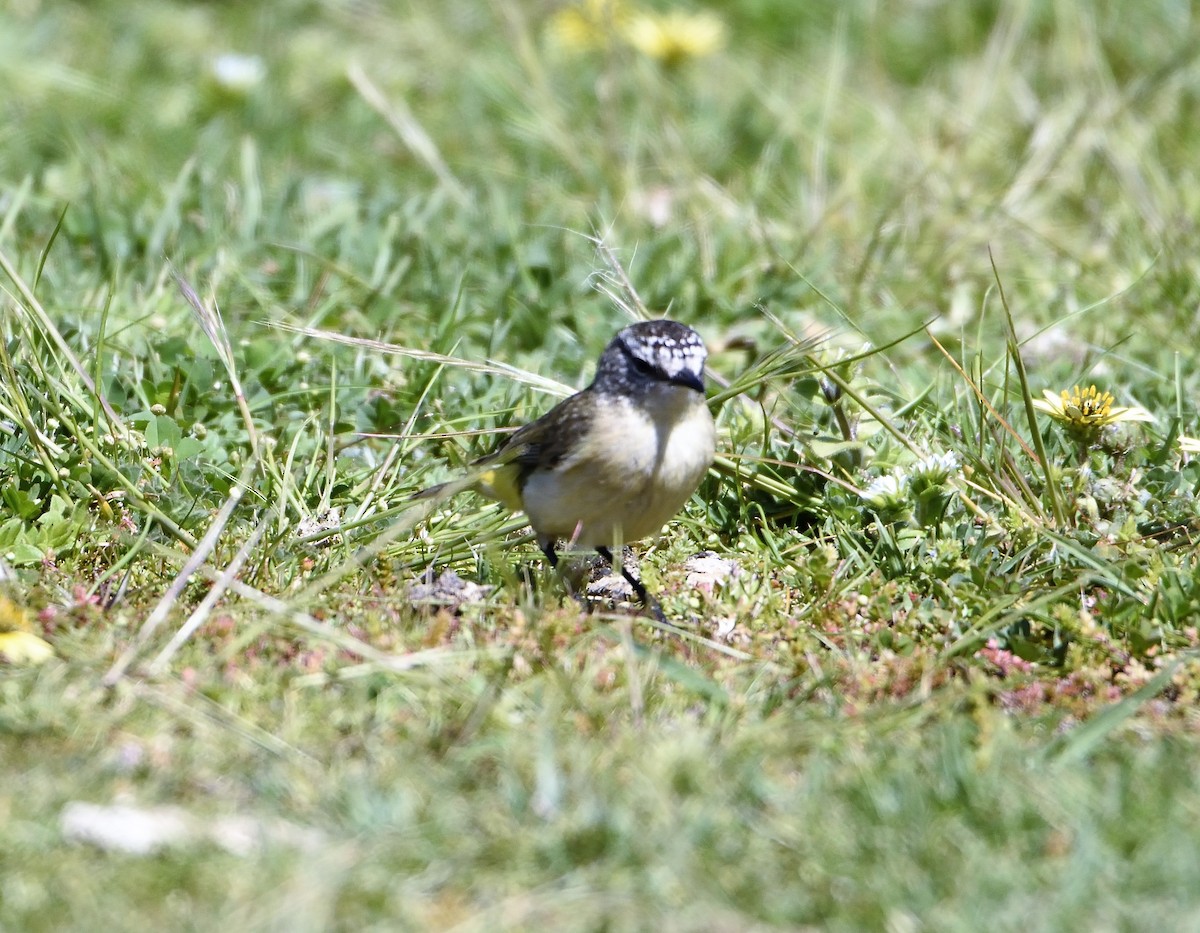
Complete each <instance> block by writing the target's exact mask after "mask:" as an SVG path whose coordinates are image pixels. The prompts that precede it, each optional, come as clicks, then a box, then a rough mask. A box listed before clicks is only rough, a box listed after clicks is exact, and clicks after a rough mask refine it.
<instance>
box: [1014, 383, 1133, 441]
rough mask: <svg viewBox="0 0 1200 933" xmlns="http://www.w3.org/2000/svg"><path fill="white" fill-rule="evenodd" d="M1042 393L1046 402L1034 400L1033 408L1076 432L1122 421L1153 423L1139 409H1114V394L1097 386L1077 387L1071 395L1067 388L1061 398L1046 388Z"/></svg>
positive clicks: (1087, 430)
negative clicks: (1102, 390)
mask: <svg viewBox="0 0 1200 933" xmlns="http://www.w3.org/2000/svg"><path fill="white" fill-rule="evenodd" d="M1042 394H1043V395H1044V396H1045V399H1034V401H1033V407H1034V408H1036V409H1037V410H1038V411H1043V412H1045V413H1046V414H1048V415H1049V416H1050V417H1051V418H1053V419H1054V420H1055V421H1057V422H1059V423H1061V424H1064V425H1066V426H1067V427H1068V428H1072V429H1075V430H1077V431H1084V432H1092V431H1099V430H1100V429H1101V428H1106V427H1108V426H1109V425H1110V424H1116V423H1117V422H1119V421H1153V420H1154V416H1153V415H1152V414H1150V412H1148V411H1146V409H1144V408H1140V407H1138V406H1132V407H1128V408H1125V407H1122V406H1119V405H1118V406H1116V407H1114V406H1113V401H1114V399H1113V396H1112V393H1111V392H1101V391H1100V390H1099V389H1097V388H1096V387H1095V386H1094V385H1093V386H1088V387H1087V388H1086V389H1080V388H1079V386H1075V387H1074V388H1072V389H1071V391H1069V392H1068V391H1067V390H1065V389H1064V390H1063V391H1062V392H1060V393H1058V395H1055V394H1054V393H1053V392H1051V391H1050V390H1049V389H1045V390H1044V391H1043V392H1042Z"/></svg>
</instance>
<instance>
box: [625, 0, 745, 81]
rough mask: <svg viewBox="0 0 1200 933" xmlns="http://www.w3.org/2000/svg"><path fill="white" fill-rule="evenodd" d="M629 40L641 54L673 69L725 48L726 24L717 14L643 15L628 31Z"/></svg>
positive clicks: (672, 12)
mask: <svg viewBox="0 0 1200 933" xmlns="http://www.w3.org/2000/svg"><path fill="white" fill-rule="evenodd" d="M624 34H625V40H626V41H627V42H628V43H629V44H630V45H632V46H633V47H634V48H635V49H637V50H638V51H639V52H641V53H643V54H644V55H648V56H650V57H651V58H655V59H658V60H659V61H660V62H662V63H663V64H664V65H666V66H667V67H669V68H673V67H675V66H677V65H679V64H681V63H683V62H684V61H686V60H687V59H689V58H703V57H704V56H705V55H710V54H712V53H713V52H715V51H716V50H717V49H719V48H721V46H722V45H724V44H725V24H724V22H722V21H721V18H720V17H719V16H717V15H716V14H715V13H708V12H704V13H685V12H684V11H683V10H670V11H668V12H666V13H653V12H640V13H637V14H635V15H634V16H632V17H631V18H630V20H629V24H628V25H627V26H626V27H625V29H624Z"/></svg>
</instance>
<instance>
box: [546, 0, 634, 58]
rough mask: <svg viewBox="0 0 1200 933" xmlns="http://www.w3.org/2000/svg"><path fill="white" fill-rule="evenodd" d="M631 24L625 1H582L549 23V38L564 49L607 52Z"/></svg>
mask: <svg viewBox="0 0 1200 933" xmlns="http://www.w3.org/2000/svg"><path fill="white" fill-rule="evenodd" d="M628 21H629V14H628V12H627V11H626V9H625V4H624V2H622V0H583V2H582V3H574V4H572V5H571V6H567V7H563V8H562V9H561V10H559V11H558V12H557V13H555V14H554V16H553V17H552V18H551V19H550V36H551V38H553V39H554V40H555V41H556V42H558V43H559V44H560V45H562V46H563V47H564V48H568V49H572V50H574V51H579V52H584V51H588V50H590V49H603V48H607V47H608V46H609V45H611V44H612V43H613V41H614V40H615V39H617V38H618V37H619V36H620V35H621V32H622V31H623V29H624V28H625V25H626V24H627V23H628Z"/></svg>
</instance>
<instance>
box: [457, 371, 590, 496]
mask: <svg viewBox="0 0 1200 933" xmlns="http://www.w3.org/2000/svg"><path fill="white" fill-rule="evenodd" d="M594 402H595V400H594V399H593V398H592V397H591V393H590V392H589V391H588V390H587V389H584V390H583V391H582V392H576V393H575V394H574V395H572V396H571V397H570V398H567V399H564V400H563V401H561V402H559V403H558V404H557V405H555V406H554V407H553V408H551V409H550V410H549V411H548V412H546V413H545V414H544V415H542V417H540V418H538V419H537V420H536V421H532V422H530V423H529V424H527V425H525V427H523V428H521V430H519V431H517V433H516V434H514V435H512V437H510V438H508V440H506V441H505V442H504V443H503V444H501V445H500V446H499V447H498V448H497V449H496V450H494V451H492V452H491V453H490V454H487V455H486V456H484V457H480V458H479V459H478V460H476V461H475V462H474V463H473V464H472V466H491V465H500V464H506V463H516V464H519V465H520V467H521V471H520V478H519V480H518V484H517V485H518V486H523V485H524V484H525V480H526V478H527V477H528V476H529V474H530V473H532V472H533V471H534V470H549V469H553V468H554V467H555V466H557V465H558V464H559V463H560V462H561V461H562V459H563V457H565V456H566V455H567V453H568V452H569V451H570V449H571V448H572V446H574V442H575V441H576V439H577V438H579V437H581V436H582V435H583V434H584V433H585V432H586V431H587V428H588V425H589V424H590V423H591V420H592V412H593V408H592V406H593V404H594Z"/></svg>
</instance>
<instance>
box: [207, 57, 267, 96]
mask: <svg viewBox="0 0 1200 933" xmlns="http://www.w3.org/2000/svg"><path fill="white" fill-rule="evenodd" d="M209 67H210V72H211V74H212V79H213V80H214V81H215V82H216V83H217V84H218V85H219V86H220V87H221V88H223V89H224V90H226V91H229V92H230V93H233V94H246V93H248V92H249V91H250V90H252V89H253V88H254V87H255V86H257V85H258V84H261V83H262V80H263V78H265V77H266V76H267V66H266V65H265V64H264V63H263V60H262V59H261V58H259V57H258V56H257V55H239V54H238V53H237V52H226V53H224V54H223V55H218V56H217V57H216V58H214V59H213V60H212V64H211V65H210V66H209Z"/></svg>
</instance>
